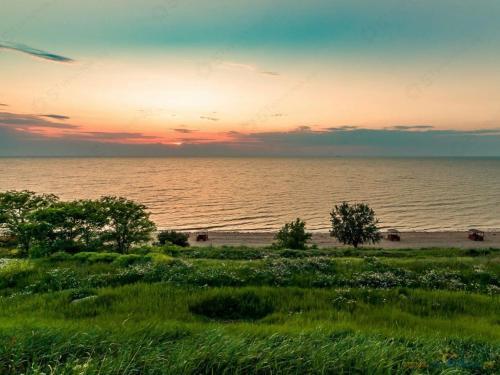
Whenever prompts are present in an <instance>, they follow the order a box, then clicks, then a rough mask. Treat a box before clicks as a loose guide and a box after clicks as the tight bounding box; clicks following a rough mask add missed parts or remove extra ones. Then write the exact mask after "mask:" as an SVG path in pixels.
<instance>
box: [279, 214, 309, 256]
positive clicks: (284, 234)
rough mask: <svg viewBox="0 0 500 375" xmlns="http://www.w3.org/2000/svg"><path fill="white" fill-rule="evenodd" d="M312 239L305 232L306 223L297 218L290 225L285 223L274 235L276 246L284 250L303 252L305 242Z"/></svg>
mask: <svg viewBox="0 0 500 375" xmlns="http://www.w3.org/2000/svg"><path fill="white" fill-rule="evenodd" d="M311 237H312V234H311V233H307V232H306V223H305V222H304V221H302V220H300V219H299V218H297V219H296V220H295V221H292V222H291V223H286V224H285V225H284V226H283V227H282V228H281V229H280V231H279V232H278V233H277V234H276V237H275V239H276V241H277V243H276V245H277V246H279V247H281V248H286V249H298V250H304V249H305V248H306V244H307V241H309V240H310V239H311Z"/></svg>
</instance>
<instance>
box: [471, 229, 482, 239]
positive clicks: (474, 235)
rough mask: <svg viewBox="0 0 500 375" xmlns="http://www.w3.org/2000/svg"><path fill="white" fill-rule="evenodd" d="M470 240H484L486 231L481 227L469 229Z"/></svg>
mask: <svg viewBox="0 0 500 375" xmlns="http://www.w3.org/2000/svg"><path fill="white" fill-rule="evenodd" d="M468 237H469V240H471V241H484V232H483V231H481V230H479V229H469V235H468Z"/></svg>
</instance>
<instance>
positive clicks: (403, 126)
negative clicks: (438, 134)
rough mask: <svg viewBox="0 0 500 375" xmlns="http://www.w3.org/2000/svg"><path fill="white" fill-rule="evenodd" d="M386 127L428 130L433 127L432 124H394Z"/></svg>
mask: <svg viewBox="0 0 500 375" xmlns="http://www.w3.org/2000/svg"><path fill="white" fill-rule="evenodd" d="M387 129H394V130H429V129H434V126H432V125H396V126H391V127H389V128H387Z"/></svg>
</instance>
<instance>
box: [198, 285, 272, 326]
mask: <svg viewBox="0 0 500 375" xmlns="http://www.w3.org/2000/svg"><path fill="white" fill-rule="evenodd" d="M189 311H191V312H192V313H193V314H196V315H202V316H205V317H207V318H210V319H221V320H258V319H262V318H263V317H265V316H266V315H268V314H270V313H272V312H273V306H272V304H271V303H270V302H269V301H266V300H264V299H263V298H261V297H260V296H259V295H257V294H256V293H254V292H251V291H245V292H239V293H234V292H232V293H228V292H224V293H219V294H216V295H214V296H211V297H206V298H203V299H201V300H199V301H196V302H194V303H192V304H190V305H189Z"/></svg>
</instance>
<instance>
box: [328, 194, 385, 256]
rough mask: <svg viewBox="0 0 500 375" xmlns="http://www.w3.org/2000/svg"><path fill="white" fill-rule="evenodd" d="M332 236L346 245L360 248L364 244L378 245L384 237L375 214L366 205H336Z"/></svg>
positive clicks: (333, 213) (333, 214)
mask: <svg viewBox="0 0 500 375" xmlns="http://www.w3.org/2000/svg"><path fill="white" fill-rule="evenodd" d="M330 216H331V222H332V229H331V231H330V235H331V236H332V237H335V238H336V239H337V240H339V241H340V242H342V243H343V244H344V245H352V246H354V247H358V246H359V245H362V244H364V243H377V242H379V241H380V240H381V238H382V236H381V234H380V231H379V229H378V226H377V224H378V220H377V218H376V217H375V212H374V211H373V210H372V209H371V208H370V207H369V206H368V205H367V204H364V203H356V204H353V205H349V203H347V202H343V203H342V204H340V205H336V206H335V208H334V209H333V210H332V212H331V214H330Z"/></svg>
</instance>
